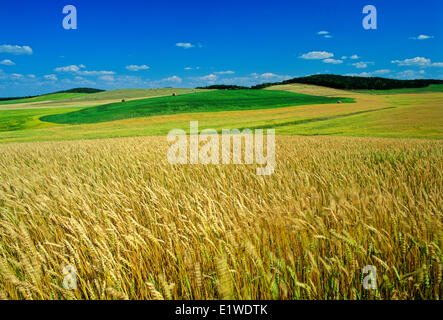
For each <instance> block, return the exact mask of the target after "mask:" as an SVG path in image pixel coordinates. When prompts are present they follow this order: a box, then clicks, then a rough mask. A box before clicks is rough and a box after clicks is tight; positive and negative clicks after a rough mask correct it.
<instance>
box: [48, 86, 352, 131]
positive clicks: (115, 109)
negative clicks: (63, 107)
mask: <svg viewBox="0 0 443 320" xmlns="http://www.w3.org/2000/svg"><path fill="white" fill-rule="evenodd" d="M339 101H341V102H353V101H354V100H353V99H352V98H339V97H321V96H311V95H305V94H298V93H292V92H286V91H270V90H269V91H268V90H235V91H212V92H201V93H193V94H186V95H181V96H176V97H173V96H168V97H160V98H151V99H143V100H134V101H129V102H119V103H112V104H107V105H101V106H97V107H90V108H84V109H81V110H78V111H74V112H69V113H64V114H57V115H48V116H44V117H42V118H40V120H42V121H47V122H53V123H60V124H82V123H97V122H106V121H114V120H121V119H128V118H138V117H148V116H156V115H167V114H179V113H196V112H217V111H236V110H259V109H270V108H279V107H289V106H297V105H309V104H325V103H337V102H339Z"/></svg>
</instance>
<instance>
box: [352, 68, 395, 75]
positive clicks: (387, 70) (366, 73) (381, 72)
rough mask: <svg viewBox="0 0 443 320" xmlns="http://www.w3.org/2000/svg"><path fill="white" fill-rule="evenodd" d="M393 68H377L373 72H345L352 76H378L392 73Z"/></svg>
mask: <svg viewBox="0 0 443 320" xmlns="http://www.w3.org/2000/svg"><path fill="white" fill-rule="evenodd" d="M390 72H391V70H389V69H380V70H375V71H372V72H361V73H347V74H345V76H350V77H376V76H381V75H384V74H388V73H390Z"/></svg>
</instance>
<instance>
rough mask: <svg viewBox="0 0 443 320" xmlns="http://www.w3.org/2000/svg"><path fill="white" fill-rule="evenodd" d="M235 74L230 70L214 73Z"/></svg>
mask: <svg viewBox="0 0 443 320" xmlns="http://www.w3.org/2000/svg"><path fill="white" fill-rule="evenodd" d="M234 73H235V72H234V71H230V70H228V71H218V72H214V74H234Z"/></svg>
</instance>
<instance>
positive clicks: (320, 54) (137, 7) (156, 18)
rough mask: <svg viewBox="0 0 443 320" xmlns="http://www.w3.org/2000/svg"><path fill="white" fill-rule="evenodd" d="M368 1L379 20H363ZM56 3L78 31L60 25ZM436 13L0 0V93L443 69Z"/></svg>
mask: <svg viewBox="0 0 443 320" xmlns="http://www.w3.org/2000/svg"><path fill="white" fill-rule="evenodd" d="M368 4H370V5H374V6H375V7H376V8H377V29H376V30H365V29H364V28H363V26H362V20H363V18H364V16H365V14H363V13H362V9H363V7H364V6H365V5H368ZM65 5H74V6H75V7H76V9H77V19H78V21H77V24H78V25H77V26H78V29H77V30H65V29H64V28H63V25H62V21H63V18H64V17H65V15H64V14H63V13H62V9H63V7H64V6H65ZM442 21H443V1H440V0H422V1H410V0H403V1H399V0H389V1H386V0H385V1H381V0H365V1H360V0H352V1H351V0H337V1H321V0H310V1H308V0H299V1H295V0H291V1H280V0H274V1H261V0H254V1H249V0H236V1H230V0H223V1H220V0H211V1H168V0H162V1H151V0H143V1H141V0H140V1H135V0H126V1H99V0H95V1H93V0H69V1H68V0H63V1H59V0H53V1H34V0H28V1H22V0H15V1H2V4H1V10H0V30H1V31H0V96H3V97H6V96H22V95H34V94H40V93H47V92H52V91H56V90H62V89H70V88H74V87H95V88H102V89H115V88H152V87H165V86H172V87H194V86H199V85H210V84H214V83H217V84H219V83H226V84H238V85H252V84H256V83H262V82H271V81H272V82H274V81H280V80H283V79H287V78H291V77H296V76H304V75H310V74H317V73H334V74H343V75H347V74H349V75H362V76H384V77H390V78H399V79H412V78H439V79H443V41H442V37H443V23H442ZM322 31H323V32H322Z"/></svg>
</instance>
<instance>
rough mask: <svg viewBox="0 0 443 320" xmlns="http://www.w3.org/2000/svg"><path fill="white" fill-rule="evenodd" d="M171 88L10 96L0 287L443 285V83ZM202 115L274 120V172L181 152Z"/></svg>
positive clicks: (203, 123)
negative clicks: (366, 88)
mask: <svg viewBox="0 0 443 320" xmlns="http://www.w3.org/2000/svg"><path fill="white" fill-rule="evenodd" d="M173 90H174V91H172V89H158V90H156V91H148V90H142V89H140V90H119V91H118V92H112V91H110V92H100V93H95V94H88V95H84V96H79V97H74V98H72V100H71V99H67V100H59V101H40V102H29V103H18V104H13V105H4V106H3V107H4V108H9V109H7V110H2V111H0V142H2V144H1V145H0V212H1V214H0V248H1V249H0V250H1V251H0V252H1V254H0V297H1V298H6V299H441V289H442V263H441V260H442V251H441V250H442V242H441V241H442V230H443V228H442V221H443V219H442V218H443V217H442V212H443V202H442V200H441V194H442V191H443V183H442V181H443V176H442V174H443V161H442V160H443V151H442V150H443V144H442V140H441V139H442V138H443V128H442V125H443V112H442V106H441V101H442V93H441V92H409V93H397V94H367V93H359V92H355V91H345V90H339V89H331V88H325V87H318V86H313V85H307V84H288V85H277V86H271V87H269V88H266V90H255V92H254V93H253V95H252V96H248V95H249V94H250V92H251V91H249V90H248V91H246V92H244V91H242V90H238V91H237V90H236V91H235V92H234V91H233V92H229V91H208V90H196V91H194V90H191V89H183V90H180V89H173ZM172 92H177V93H178V94H179V95H178V96H176V97H172V96H171V93H172ZM282 92H283V94H282ZM180 94H183V95H180ZM254 95H255V96H254ZM159 96H160V97H159ZM161 96H163V97H161ZM122 97H125V98H126V99H127V102H125V103H121V102H119V101H120V100H121V98H122ZM149 97H151V98H149ZM233 97H234V98H236V99H233ZM266 97H269V99H270V100H266ZM279 99H280V100H279ZM294 99H295V100H294ZM300 99H301V100H300ZM338 100H340V101H342V102H349V103H337V101H338ZM165 101H166V102H165ZM169 101H175V102H176V103H177V105H175V106H174V104H173V103H172V104H170V105H168V103H169ZM220 101H222V102H223V105H224V103H225V102H230V104H229V103H228V104H227V105H226V106H225V107H224V108H221V107H220V106H221V104H220ZM245 101H246V102H245ZM269 101H271V102H269ZM275 101H280V104H277V103H275ZM297 101H298V102H300V103H299V104H298V103H297ZM324 102H329V103H324ZM307 103H308V104H307ZM309 103H310V104H309ZM161 105H168V108H166V111H165V110H162V109H161V107H160V106H161ZM26 106H28V107H26ZM190 106H191V107H192V108H195V109H192V110H190V109H189V108H190ZM137 108H139V111H138V112H137V113H135V114H134V113H131V112H132V111H131V110H133V109H137ZM171 110H172V111H173V112H170V111H171ZM110 111H112V112H110ZM102 112H103V113H102ZM140 112H141V113H140ZM72 115H75V116H72ZM128 115H129V116H128ZM132 115H135V116H132ZM71 116H72V117H71ZM101 116H103V118H101V119H100V117H101ZM114 116H115V117H116V118H117V119H119V120H116V118H113V117H114ZM42 119H43V120H45V121H42ZM46 120H48V121H46ZM49 120H52V121H54V122H50V121H49ZM104 120H107V121H104ZM109 120H114V121H109ZM191 120H193V121H195V120H197V121H199V128H200V129H201V130H203V129H205V128H214V129H216V130H218V131H220V130H221V129H222V128H240V129H241V128H252V129H253V128H274V129H275V130H276V133H277V137H276V158H275V163H276V167H275V171H274V174H272V175H270V176H257V175H256V171H255V168H256V166H257V165H232V164H231V165H221V166H217V165H171V164H169V162H168V161H167V157H166V154H167V150H168V143H167V141H166V137H165V135H166V134H167V133H168V131H169V130H170V129H173V128H182V129H184V130H186V131H187V130H188V128H189V122H190V121H191ZM56 122H60V123H56ZM110 138H113V139H110ZM66 265H72V266H75V269H76V271H77V276H78V289H77V290H74V291H72V290H66V289H64V288H63V277H64V275H63V273H62V272H61V270H62V269H63V267H64V266H66ZM366 265H373V266H375V267H376V269H377V272H378V287H377V290H373V291H368V290H364V289H363V287H362V285H361V283H362V276H363V275H362V272H361V271H362V268H363V267H364V266H366Z"/></svg>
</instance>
